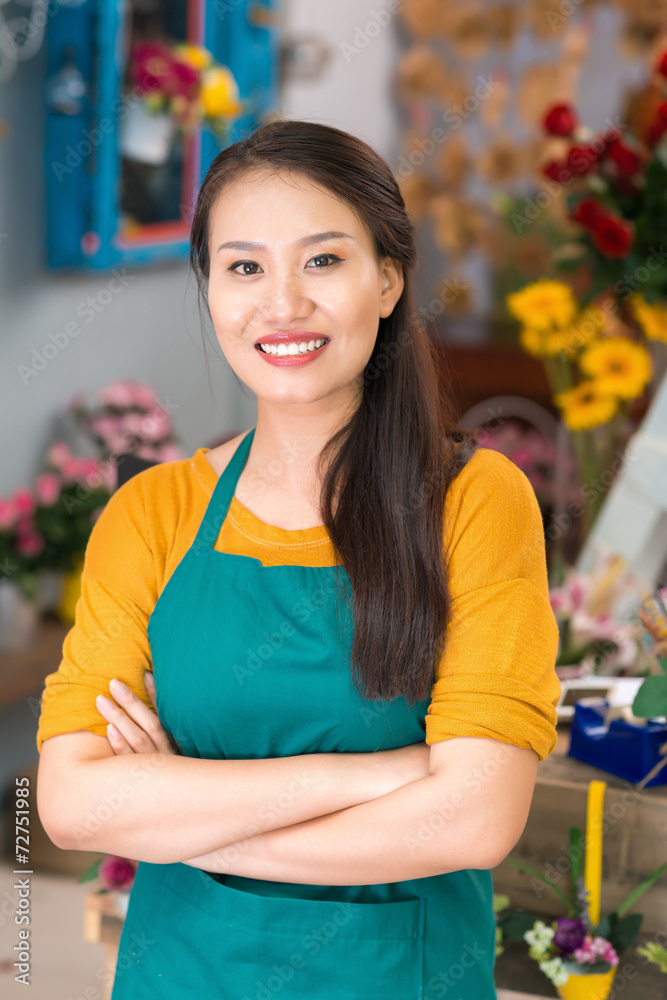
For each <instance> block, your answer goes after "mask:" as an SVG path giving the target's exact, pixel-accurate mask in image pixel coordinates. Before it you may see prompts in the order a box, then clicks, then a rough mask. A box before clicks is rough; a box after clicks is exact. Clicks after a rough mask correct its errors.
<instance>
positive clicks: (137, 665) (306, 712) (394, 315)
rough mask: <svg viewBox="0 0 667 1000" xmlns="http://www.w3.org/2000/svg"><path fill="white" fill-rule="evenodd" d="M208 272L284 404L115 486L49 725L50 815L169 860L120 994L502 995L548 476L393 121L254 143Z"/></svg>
mask: <svg viewBox="0 0 667 1000" xmlns="http://www.w3.org/2000/svg"><path fill="white" fill-rule="evenodd" d="M191 264H192V267H193V269H194V272H195V274H196V276H197V280H198V285H199V291H200V295H202V297H203V298H204V299H205V301H206V304H207V306H208V310H209V314H210V317H211V319H212V322H213V326H214V328H215V332H216V335H217V338H218V341H219V344H220V347H221V349H222V352H223V354H224V355H225V357H226V358H227V360H228V362H229V364H230V365H231V367H232V369H233V371H234V372H235V374H236V375H237V376H238V377H239V379H240V380H241V381H242V383H244V384H245V385H246V386H247V387H248V388H249V389H250V390H252V391H253V392H254V393H256V396H257V423H256V426H255V427H254V428H252V429H250V430H249V431H244V432H243V433H242V434H240V435H238V437H236V438H234V439H233V440H231V441H228V442H225V444H223V445H221V446H220V447H218V448H215V449H206V448H199V449H198V450H197V451H196V452H195V454H194V455H193V456H192V458H191V459H189V460H183V461H178V462H169V463H164V464H162V465H159V466H155V467H154V468H151V469H148V470H145V471H144V472H142V473H140V474H139V475H137V476H135V477H134V478H133V479H130V480H129V482H127V483H125V484H124V485H123V486H122V487H121V488H120V489H118V490H117V491H116V493H115V494H114V495H113V496H112V497H111V498H110V501H109V503H108V504H107V505H106V507H105V508H104V510H103V512H102V515H101V516H100V518H99V519H98V521H97V522H96V524H95V526H94V529H93V532H92V535H91V538H90V541H89V544H88V547H87V550H86V559H85V566H84V571H83V576H82V594H81V598H80V600H79V603H78V605H77V612H76V623H75V625H74V626H73V628H72V629H71V630H70V632H69V633H68V635H67V637H66V639H65V643H64V646H63V662H62V663H61V665H60V668H59V670H58V671H57V672H56V673H55V674H52V675H51V676H50V677H49V678H48V679H47V684H46V689H45V693H44V698H43V702H42V714H41V718H40V729H39V733H38V747H39V748H40V767H39V780H38V791H37V797H38V807H39V812H40V816H41V819H42V822H43V823H44V826H45V828H46V830H47V832H48V833H49V835H50V837H51V838H52V839H53V840H54V842H55V843H56V844H59V845H60V846H62V847H67V848H72V849H79V850H96V851H103V852H109V853H114V854H120V855H123V856H126V857H131V858H134V859H136V860H138V861H139V862H140V864H139V869H138V872H137V876H136V879H135V883H134V887H133V890H132V895H131V899H130V905H129V910H128V915H127V919H126V921H125V925H124V930H123V936H122V939H121V943H120V951H119V958H118V965H117V969H116V975H115V982H114V990H113V995H112V996H113V1000H135V998H137V1000H138V998H141V1000H152V998H158V997H159V998H161V1000H162V998H178V1000H183V998H185V997H193V998H195V997H196V998H201V997H224V998H234V1000H268V998H270V997H273V996H274V994H277V995H279V996H280V997H281V998H284V1000H297V998H308V1000H325V998H326V1000H342V998H346V1000H352V998H355V1000H356V998H359V1000H361V998H363V1000H380V998H382V1000H428V998H434V997H442V996H450V997H456V998H459V1000H486V998H492V997H494V996H495V991H494V986H493V962H494V942H495V924H494V916H493V910H492V883H491V875H490V871H489V869H491V868H492V867H494V866H495V865H497V864H498V863H499V862H500V861H501V860H502V859H503V858H504V857H505V856H506V855H507V854H508V852H509V851H510V850H511V848H512V847H513V845H514V844H515V843H516V841H517V839H518V838H519V836H520V834H521V831H522V829H523V827H524V825H525V821H526V817H527V814H528V809H529V805H530V800H531V796H532V791H533V786H534V781H535V775H536V769H537V763H538V760H539V759H543V758H544V757H546V756H547V755H548V754H549V753H550V752H551V751H552V750H553V747H554V745H555V718H556V717H555V703H556V701H557V695H558V682H557V679H556V676H555V671H554V663H555V659H556V652H557V646H558V629H557V626H556V622H555V619H554V616H553V614H552V612H551V608H550V605H549V599H548V585H547V574H546V558H545V545H544V535H543V531H542V520H541V516H540V511H539V507H538V505H537V500H536V498H535V494H534V492H533V490H532V488H531V486H530V483H529V482H528V480H527V478H526V477H525V475H524V474H523V473H522V472H521V471H520V470H519V469H518V468H517V467H516V466H515V465H514V464H513V463H512V462H510V461H509V460H508V459H507V458H505V457H504V456H503V455H501V454H499V453H497V452H495V451H492V450H490V449H484V448H477V442H476V440H475V438H474V436H473V435H472V434H471V433H469V432H467V431H465V430H462V429H461V428H457V427H456V426H455V425H454V424H453V423H452V421H451V419H450V417H449V415H448V410H447V407H446V406H445V404H444V403H443V397H442V394H441V393H439V387H438V383H437V378H436V375H435V366H434V365H433V360H432V356H431V353H430V348H429V342H428V339H427V336H426V333H425V331H424V328H423V326H422V324H421V322H420V320H419V319H418V318H417V317H416V315H415V312H414V309H413V305H412V297H411V288H410V281H411V273H412V270H413V268H414V265H415V248H414V242H413V232H412V227H411V224H410V222H409V220H408V217H407V215H406V211H405V206H404V203H403V200H402V197H401V194H400V192H399V189H398V187H397V184H396V182H395V180H394V178H393V176H392V174H391V172H390V170H389V168H388V166H387V164H386V163H385V162H384V161H383V160H382V159H381V158H380V157H379V156H378V155H377V154H376V153H375V152H374V151H373V150H372V149H371V148H370V147H369V146H367V145H366V144H365V143H363V142H361V141H360V140H359V139H356V138H354V137H353V136H351V135H347V134H346V133H344V132H342V131H339V130H338V129H335V128H330V127H327V126H324V125H319V124H311V123H308V122H298V121H279V122H274V123H271V124H268V125H265V126H263V127H262V128H260V129H258V130H257V131H256V132H255V133H254V134H252V135H250V136H249V137H248V138H246V139H244V140H242V141H240V142H237V143H235V144H233V145H232V146H230V147H229V148H227V149H225V150H224V151H223V152H222V153H220V154H219V156H217V157H216V159H215V160H214V161H213V163H212V165H211V167H210V169H209V171H208V173H207V175H206V177H205V179H204V182H203V184H202V187H201V190H200V193H199V197H198V202H197V208H196V212H195V216H194V220H193V225H192V234H191ZM295 345H296V346H295ZM151 669H152V675H151ZM145 671H148V673H146V686H145V687H144V680H143V678H144V672H145ZM112 678H113V679H114V680H112ZM149 678H150V680H149ZM153 679H154V686H153V684H151V680H153ZM117 681H121V682H124V683H125V688H123V686H122V684H121V686H118V684H117ZM107 694H110V695H111V698H107V697H105V696H106V695H107ZM151 702H153V704H154V705H155V711H153V709H152V706H151Z"/></svg>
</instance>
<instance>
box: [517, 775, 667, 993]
mask: <svg viewBox="0 0 667 1000" xmlns="http://www.w3.org/2000/svg"><path fill="white" fill-rule="evenodd" d="M605 789H606V784H605V782H603V781H591V782H590V784H589V787H588V798H587V807H586V835H585V836H584V835H583V833H582V831H581V830H580V829H579V828H578V827H572V829H571V830H570V837H569V849H568V862H569V869H570V895H569V896H568V894H567V893H566V892H565V891H564V890H563V889H561V888H560V886H558V885H557V884H556V882H554V881H553V880H552V879H551V878H549V876H548V875H545V874H544V873H543V872H540V871H539V870H538V869H537V868H534V867H532V865H528V864H526V863H525V862H523V861H521V860H519V859H516V858H507V859H506V862H507V864H510V865H512V866H514V867H515V868H518V869H519V870H520V871H524V872H526V874H528V875H530V876H531V877H532V879H533V880H534V881H537V882H538V883H539V884H540V885H546V886H547V887H548V888H549V889H551V890H552V891H553V892H554V893H555V894H556V895H557V896H558V898H559V899H560V900H561V902H562V903H563V906H564V908H565V911H566V913H565V916H564V917H559V918H558V919H557V920H554V921H552V922H551V923H549V924H547V923H545V921H544V920H542V919H540V918H539V917H538V916H536V915H535V914H531V913H527V912H525V911H512V910H505V911H504V912H503V913H501V914H500V915H499V916H498V923H499V925H500V927H501V928H502V931H503V936H504V938H505V939H506V940H520V939H523V940H525V941H526V942H527V944H528V945H529V947H530V950H529V952H528V954H529V956H530V958H532V959H533V960H534V961H536V962H538V964H539V966H540V969H541V970H542V972H544V974H545V975H546V976H547V977H548V978H549V979H550V980H551V982H552V983H553V984H554V986H555V987H556V991H557V993H558V995H559V996H560V997H562V998H563V1000H606V998H607V997H608V996H609V994H610V992H611V988H612V983H613V980H614V975H615V972H616V967H617V966H618V961H619V956H620V954H621V953H622V952H623V951H624V950H625V949H626V948H629V947H630V946H631V945H632V944H633V943H634V941H635V940H636V938H637V936H638V934H639V931H640V929H641V925H642V921H643V915H642V914H640V913H629V910H631V909H632V907H633V906H634V905H635V904H636V903H637V902H638V901H639V899H640V898H641V897H642V896H643V895H644V893H645V892H646V891H647V890H648V889H650V888H651V887H652V886H653V885H654V884H655V883H656V882H657V881H658V879H659V878H661V876H662V875H663V874H664V873H665V871H667V863H666V864H663V865H660V867H659V868H657V869H656V870H655V871H654V872H652V873H651V874H650V875H649V876H648V878H646V879H644V881H643V882H642V883H641V884H640V885H638V886H637V887H636V888H635V889H633V890H632V892H631V893H630V894H629V895H628V896H627V897H626V899H625V900H624V901H623V902H622V903H621V904H620V905H619V906H617V907H616V909H615V910H614V911H613V913H610V914H608V915H607V916H605V917H603V918H602V919H601V917H600V904H601V886H602V828H603V819H604V814H603V804H604V793H605Z"/></svg>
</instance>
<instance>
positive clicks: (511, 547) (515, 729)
mask: <svg viewBox="0 0 667 1000" xmlns="http://www.w3.org/2000/svg"><path fill="white" fill-rule="evenodd" d="M208 450H209V449H207V448H198V449H197V450H196V451H195V453H194V454H193V455H192V456H191V457H190V458H187V459H181V460H179V461H174V462H166V463H163V464H161V465H156V466H153V467H152V468H149V469H146V470H145V471H143V472H141V473H139V474H138V475H136V476H134V477H133V478H132V479H130V480H129V481H128V482H126V483H124V484H123V485H122V486H121V487H120V488H119V489H118V490H117V491H116V492H115V493H114V494H113V495H112V496H111V497H110V499H109V501H108V503H107V504H106V506H105V507H104V508H103V510H102V513H101V515H100V517H99V518H98V520H97V521H96V523H95V525H94V526H93V530H92V533H91V536H90V539H89V541H88V545H87V548H86V552H85V560H84V567H83V573H82V578H81V597H80V598H79V600H78V602H77V605H76V612H75V622H74V625H73V626H72V628H71V629H70V631H69V632H68V633H67V635H66V636H65V640H64V642H63V648H62V661H61V663H60V666H59V668H58V670H57V671H55V672H54V673H52V674H49V676H48V677H47V678H46V686H45V690H44V694H43V697H42V705H41V715H40V719H39V729H38V733H37V748H38V751H40V752H41V748H42V743H43V741H44V740H45V739H48V737H49V736H54V735H56V734H58V733H69V732H74V731H76V730H79V729H85V730H88V731H89V732H91V733H96V734H98V735H100V736H105V735H106V725H107V724H106V721H105V719H104V718H103V717H102V716H101V715H100V714H99V712H98V711H97V708H96V706H95V698H96V696H97V695H98V694H99V693H100V692H102V693H104V694H106V695H108V696H109V688H108V685H109V681H110V679H111V678H112V677H118V678H119V679H120V680H122V681H124V682H125V684H127V685H128V686H129V687H131V688H132V689H133V690H134V691H135V693H136V694H137V695H139V697H141V698H142V699H143V701H144V702H145V703H146V705H149V706H150V701H149V699H148V696H147V694H146V691H145V688H144V682H143V674H144V671H145V670H146V669H152V663H151V651H150V646H149V643H148V637H147V632H146V629H147V624H148V619H149V616H150V614H151V612H152V610H153V608H154V607H155V604H156V602H157V600H158V597H159V596H160V594H161V592H162V590H163V589H164V587H165V586H166V584H167V582H168V580H169V578H170V576H171V574H172V573H173V572H174V570H175V568H176V566H177V565H178V563H179V562H180V561H181V559H182V558H183V556H184V555H185V553H186V552H187V550H188V548H189V547H190V545H191V544H192V542H193V540H194V537H195V534H196V532H197V529H198V527H199V524H200V522H201V520H202V518H203V516H204V513H205V510H206V506H207V504H208V501H209V499H210V497H211V494H212V492H213V489H214V488H215V484H216V482H217V477H216V474H215V472H214V471H213V469H212V468H211V466H210V465H209V463H208V461H207V459H206V458H205V453H206V452H207V451H208ZM444 536H445V537H444V539H443V546H444V548H443V551H446V550H448V554H449V573H450V577H449V585H450V591H451V594H452V598H453V615H452V620H451V622H450V626H449V629H448V634H447V638H446V645H445V652H444V655H443V657H442V660H441V662H439V663H438V664H436V675H435V676H436V679H435V682H434V684H433V687H432V691H431V701H430V705H429V708H428V713H427V715H426V735H425V739H426V742H427V743H429V744H431V743H433V742H436V741H437V740H444V739H450V738H452V737H455V736H482V737H492V738H493V739H496V740H501V741H503V742H506V743H513V744H515V745H516V746H519V747H532V748H533V749H534V750H535V751H536V752H537V754H538V755H539V757H540V759H544V758H545V757H546V756H547V755H548V754H550V753H551V751H552V750H553V749H554V747H555V744H556V731H555V724H556V711H555V706H556V703H557V701H558V696H559V693H560V685H559V682H558V678H557V676H556V673H555V670H554V664H555V661H556V656H557V651H558V626H557V624H556V620H555V617H554V614H553V612H552V610H551V607H550V604H549V591H548V583H547V567H546V553H545V542H544V533H543V527H542V520H541V515H540V510H539V507H538V503H537V499H536V497H535V493H534V491H533V488H532V486H531V484H530V482H529V480H528V478H527V477H526V476H525V474H524V473H523V472H522V471H521V470H520V469H519V468H518V467H517V466H516V465H515V464H514V463H513V462H511V461H510V459H508V458H506V457H505V456H504V455H502V454H500V453H499V452H496V451H493V450H492V449H489V448H479V449H478V450H477V452H476V453H475V454H474V455H473V457H472V458H471V459H470V461H469V462H468V463H467V465H466V466H465V467H464V469H463V470H462V472H461V473H460V474H459V475H458V477H457V478H456V479H455V481H454V483H453V484H452V486H451V487H450V489H449V491H448V494H447V498H446V502H445V531H444ZM214 548H215V549H217V550H218V551H220V552H229V553H233V554H236V555H244V556H252V557H254V558H256V559H259V560H260V561H261V562H262V563H263V564H264V565H266V566H269V565H271V566H273V565H285V564H290V565H301V566H330V565H334V564H335V562H336V558H335V555H334V551H333V546H332V544H331V541H330V539H329V536H328V534H327V531H326V529H325V528H324V527H323V526H320V527H315V528H306V529H302V530H295V531H288V530H286V529H284V528H276V527H273V526H271V525H268V524H266V523H264V522H263V521H260V520H259V518H257V517H255V515H254V514H252V513H251V512H250V511H249V510H248V509H247V508H246V507H244V506H243V505H242V504H241V503H240V502H239V501H238V500H237V499H236V497H233V498H232V501H231V504H230V507H229V511H228V514H227V518H226V519H225V522H224V524H223V526H222V529H221V531H220V534H219V536H218V538H217V540H216V542H215V546H214ZM183 683H184V684H186V683H187V674H186V673H184V677H183Z"/></svg>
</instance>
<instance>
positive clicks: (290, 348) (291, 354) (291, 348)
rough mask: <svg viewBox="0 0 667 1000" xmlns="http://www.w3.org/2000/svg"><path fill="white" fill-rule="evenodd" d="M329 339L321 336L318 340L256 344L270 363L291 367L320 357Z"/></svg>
mask: <svg viewBox="0 0 667 1000" xmlns="http://www.w3.org/2000/svg"><path fill="white" fill-rule="evenodd" d="M328 343H329V340H328V339H327V338H326V337H320V338H318V339H317V340H309V341H302V342H300V343H295V342H294V341H293V342H292V343H290V344H285V343H281V344H256V345H255V346H256V349H257V351H258V352H259V353H260V354H261V355H262V357H263V358H264V359H265V360H266V361H268V362H269V364H273V365H280V366H282V367H287V368H291V367H294V366H295V365H304V364H308V362H309V361H312V360H313V359H314V358H316V357H319V355H320V354H321V353H322V351H323V350H324V349H325V347H326V346H327V344H328Z"/></svg>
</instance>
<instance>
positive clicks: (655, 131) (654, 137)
mask: <svg viewBox="0 0 667 1000" xmlns="http://www.w3.org/2000/svg"><path fill="white" fill-rule="evenodd" d="M665 132H667V121H662V119H660V120H658V121H655V122H653V124H652V125H649V127H648V128H647V130H646V141H647V143H648V144H649V146H656V145H657V144H658V143H659V142H660V140H661V139H662V137H663V135H664V134H665Z"/></svg>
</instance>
